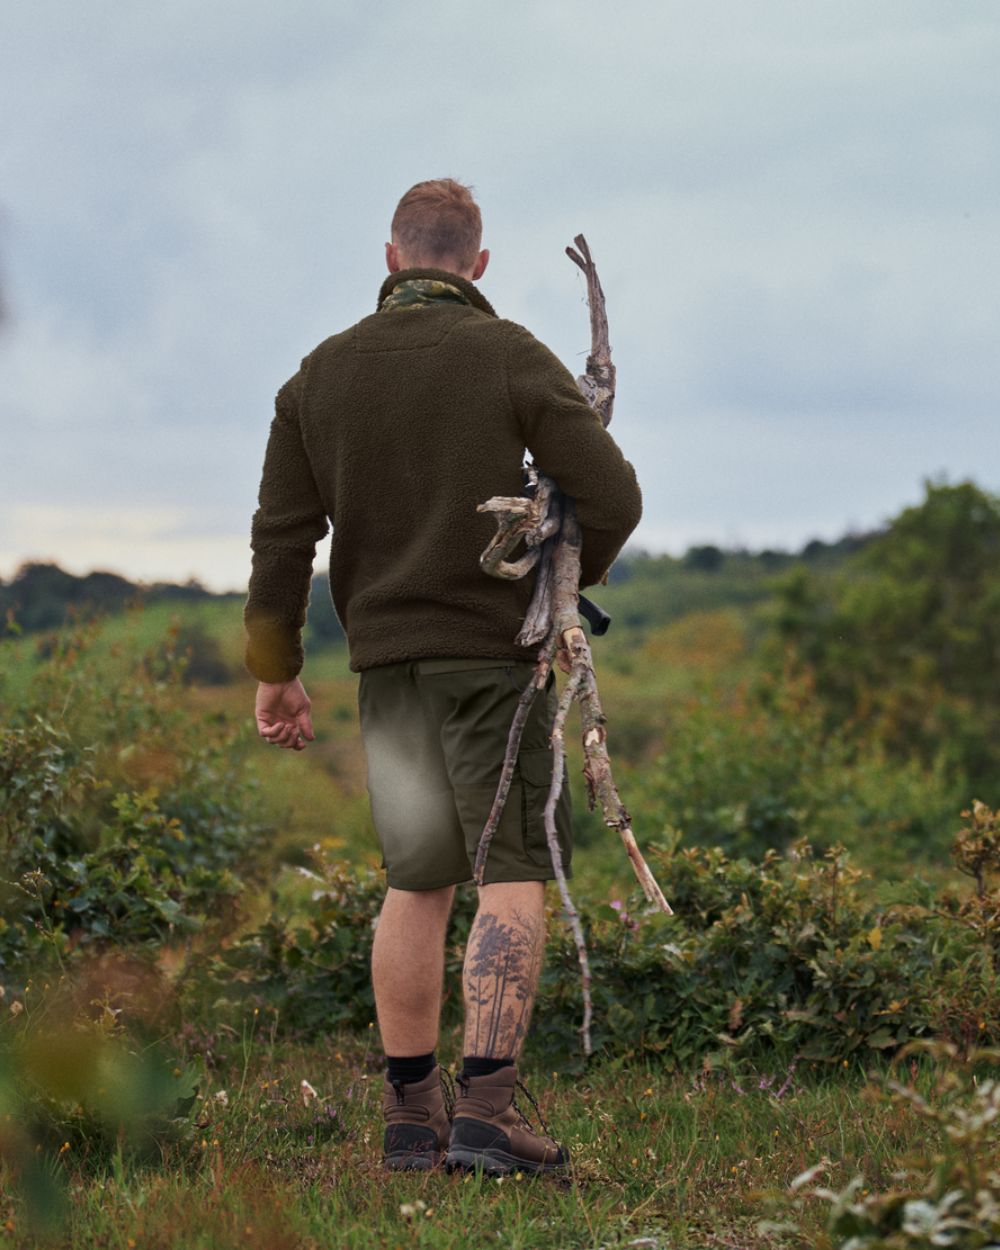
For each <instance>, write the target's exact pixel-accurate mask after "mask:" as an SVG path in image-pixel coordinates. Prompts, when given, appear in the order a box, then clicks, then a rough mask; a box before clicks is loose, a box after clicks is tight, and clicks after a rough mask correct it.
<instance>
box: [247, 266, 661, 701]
mask: <svg viewBox="0 0 1000 1250" xmlns="http://www.w3.org/2000/svg"><path fill="white" fill-rule="evenodd" d="M413 278H432V279H438V280H440V281H444V282H447V283H448V284H449V285H451V286H452V287H455V288H457V289H458V290H459V291H460V292H461V293H462V295H463V296H464V297H465V300H466V301H468V302H459V301H457V300H455V301H449V302H435V303H429V304H427V305H426V306H424V307H419V308H415V309H412V308H407V309H402V310H398V311H380V312H376V313H375V314H374V315H372V316H370V317H365V318H364V319H363V320H362V321H360V322H358V324H357V325H354V326H351V327H350V329H347V330H344V331H343V332H342V333H340V334H335V335H333V337H332V338H328V339H326V340H325V341H324V342H323V343H321V344H320V345H319V346H318V347H317V348H315V350H314V351H312V352H311V353H310V354H309V355H308V356H307V357H306V358H305V359H304V360H303V361H302V365H301V368H300V369H299V371H298V372H297V373H296V374H295V375H294V377H292V378H291V379H290V380H289V381H288V382H286V383H285V385H284V386H283V387H282V388H281V390H280V391H279V392H278V396H277V400H276V403H275V417H274V421H273V423H272V425H271V433H270V438H269V440H268V444H267V452H266V455H265V459H264V472H263V477H262V480H261V486H260V507H259V508H258V510H257V512H256V513H255V514H254V518H253V526H252V531H251V546H252V548H253V571H252V574H251V578H250V591H249V597H248V599H247V603H246V609H245V613H244V617H245V621H246V626H247V633H248V642H247V651H246V664H247V668H248V669H249V670H250V672H251V673H252V674H253V675H254V676H255V677H257V678H258V679H259V680H261V681H268V682H278V681H289V680H290V679H291V678H293V677H295V676H296V675H297V674H298V672H299V670H300V669H301V667H302V662H303V651H302V642H301V632H302V626H303V624H304V623H305V614H306V606H307V603H308V597H309V587H310V580H311V575H312V565H313V559H314V557H315V552H316V543H317V542H318V541H319V540H320V539H322V538H323V537H324V536H325V535H326V532H327V523H328V519H329V520H330V521H332V522H333V543H332V548H331V551H330V588H331V593H332V596H333V602H334V606H335V607H336V610H337V615H338V616H339V617H340V621H341V623H342V624H343V626H344V629H345V631H346V633H347V639H348V645H349V648H350V659H351V668H352V669H354V670H355V671H360V670H362V669H366V668H373V667H376V666H378V665H382V664H392V663H395V662H398V661H403V660H420V659H437V658H449V659H450V658H459V659H493V658H496V659H518V660H523V659H534V652H533V651H530V650H527V649H525V648H523V647H519V646H517V645H516V644H515V642H514V638H515V637H516V635H517V633H518V630H519V629H520V627H521V624H522V621H523V618H524V615H525V612H526V611H527V608H528V603H529V601H530V598H531V592H532V589H533V583H534V577H533V576H530V575H529V576H528V577H526V578H522V579H521V580H519V581H502V580H499V579H497V578H493V577H488V576H487V575H486V574H485V573H483V571H482V570H481V568H480V567H479V556H480V553H481V552H482V550H483V548H484V547H486V545H487V544H488V543H489V541H490V539H491V538H492V537H493V534H494V533H495V532H496V523H495V522H494V520H493V517H492V516H491V515H489V514H487V513H478V512H477V511H476V507H477V505H478V504H480V503H483V502H484V501H485V500H487V499H489V498H490V497H491V496H492V495H520V494H522V493H523V490H524V476H523V472H522V464H523V461H524V453H525V448H527V450H528V451H529V452H530V454H531V457H532V458H533V459H534V461H535V463H536V464H537V465H538V467H539V468H540V469H541V470H543V471H544V472H545V473H547V474H549V475H550V476H551V477H553V478H554V479H555V480H556V481H557V482H558V483H559V486H560V487H561V488H562V490H563V491H564V492H565V493H566V494H567V495H571V496H572V497H573V498H574V499H575V500H576V509H577V516H578V517H579V521H580V526H581V529H582V533H583V551H582V576H581V585H589V584H591V583H593V582H596V581H599V580H600V579H601V578H602V577H603V575H604V573H605V572H606V570H607V569H608V567H609V566H610V564H611V562H612V560H613V559H614V558H615V556H616V555H617V554H618V552H619V550H620V549H621V547H622V544H623V543H624V542H625V540H626V538H627V537H628V536H629V534H630V533H631V532H632V530H633V529H634V528H635V526H636V524H637V523H638V520H639V516H640V512H641V496H640V493H639V487H638V485H637V483H636V480H635V473H634V472H633V469H632V466H631V465H630V464H629V463H628V461H627V460H625V458H624V457H623V456H622V454H621V452H620V450H619V449H618V446H617V445H616V443H615V442H614V440H613V439H612V437H611V435H610V434H609V433H608V432H607V431H606V430H605V429H604V428H603V426H602V425H601V422H600V420H599V418H598V417H597V415H596V414H595V413H594V411H593V410H592V409H591V408H590V406H589V405H588V404H587V402H586V400H585V399H584V398H583V396H582V395H581V394H580V392H579V390H578V389H577V386H576V383H575V381H574V379H573V377H572V375H571V374H570V372H569V370H568V369H566V367H565V366H564V365H563V364H562V363H561V362H560V361H559V360H558V359H557V358H556V357H555V356H554V355H553V353H552V352H550V351H549V349H548V348H547V347H545V346H544V345H543V344H541V343H540V342H539V341H538V340H537V339H535V338H534V337H533V336H532V335H531V334H530V333H529V332H528V331H527V330H525V329H524V328H523V327H521V326H519V325H516V324H514V323H513V322H511V321H505V320H502V319H501V318H499V317H497V315H496V313H495V312H494V311H493V309H492V307H491V306H490V305H489V303H487V301H486V300H485V299H484V297H483V296H482V295H481V294H480V292H479V291H478V290H477V288H476V287H475V286H473V284H472V283H471V282H468V281H466V280H465V279H464V278H460V277H457V276H456V275H455V274H451V273H446V272H445V271H443V270H438V269H408V270H403V271H401V272H399V273H395V274H391V275H390V276H389V277H388V278H387V279H386V281H385V282H384V283H383V285H382V289H381V291H380V293H379V306H381V303H382V300H383V299H385V298H386V296H387V295H388V294H390V292H392V290H393V289H394V288H395V287H396V286H397V285H398V284H399V283H400V282H404V281H407V280H408V279H413Z"/></svg>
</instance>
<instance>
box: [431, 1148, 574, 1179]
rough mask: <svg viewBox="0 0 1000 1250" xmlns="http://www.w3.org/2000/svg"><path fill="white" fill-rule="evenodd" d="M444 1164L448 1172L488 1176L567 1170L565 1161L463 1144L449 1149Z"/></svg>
mask: <svg viewBox="0 0 1000 1250" xmlns="http://www.w3.org/2000/svg"><path fill="white" fill-rule="evenodd" d="M444 1166H445V1169H446V1171H448V1172H483V1173H485V1174H486V1175H487V1176H510V1175H511V1173H513V1172H524V1173H525V1174H526V1175H529V1176H540V1175H542V1174H544V1173H551V1172H564V1171H565V1170H566V1164H565V1163H536V1162H534V1161H533V1160H531V1159H519V1158H518V1157H517V1155H512V1154H508V1153H507V1151H506V1150H472V1149H469V1148H467V1147H463V1146H457V1147H453V1148H452V1149H451V1150H449V1151H448V1155H447V1157H446V1159H445V1161H444Z"/></svg>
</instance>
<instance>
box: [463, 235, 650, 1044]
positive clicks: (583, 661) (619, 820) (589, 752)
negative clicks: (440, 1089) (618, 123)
mask: <svg viewBox="0 0 1000 1250" xmlns="http://www.w3.org/2000/svg"><path fill="white" fill-rule="evenodd" d="M573 242H574V244H575V245H576V246H575V248H573V247H567V249H566V254H567V255H568V256H569V258H570V259H571V260H572V261H573V263H574V264H575V265H577V266H579V268H580V269H581V270H582V271H583V273H584V276H585V277H586V279H587V298H588V303H589V305H590V330H591V350H590V354H589V355H588V357H587V365H586V370H585V372H584V374H583V375H582V376H581V377H579V378H577V385H578V386H579V388H580V390H581V392H582V394H583V395H584V397H585V398H586V400H587V402H588V403H589V404H590V405H591V407H592V408H594V409H595V411H596V412H597V413H598V414H599V416H600V418H601V421H602V423H603V424H604V426H605V427H607V426H608V425H609V423H610V421H611V416H612V413H613V410H614V401H615V367H614V365H613V364H612V362H611V346H610V342H609V338H608V318H607V311H606V306H605V300H604V291H603V290H602V288H601V283H600V279H599V278H598V276H597V267H596V266H595V265H594V261H593V257H592V256H591V254H590V248H589V247H588V246H587V241H586V239H585V238H584V237H583V235H582V234H578V235H577V236H576V238H575V239H574V240H573ZM529 492H530V493H529V495H528V496H527V497H524V496H521V497H517V498H506V497H495V498H493V499H490V500H487V502H486V503H484V504H480V505H479V511H480V512H492V513H493V514H494V516H495V518H496V522H497V532H496V534H495V535H494V537H493V539H492V541H491V542H490V544H489V546H488V547H487V548H486V550H485V551H484V552H483V554H482V556H481V557H480V564H481V565H482V568H483V570H484V572H487V573H489V574H490V575H491V576H493V577H504V578H518V577H523V576H524V575H525V574H526V573H528V572H529V571H530V570H531V569H536V575H535V589H534V592H533V595H532V599H531V603H530V605H529V608H528V611H527V613H526V614H525V619H524V625H523V626H522V629H521V632H520V633H519V634H518V637H517V641H518V643H519V644H520V645H521V646H529V647H530V646H536V645H538V644H539V643H541V644H542V645H541V649H540V651H539V653H538V662H537V664H536V665H535V671H534V673H533V675H532V678H531V681H530V682H529V683H528V685H527V687H526V688H525V690H524V692H523V693H522V695H521V699H520V701H519V702H518V706H517V709H516V711H515V714H514V719H513V722H512V724H511V728H510V734H509V736H508V739H507V749H506V751H505V753H504V761H503V767H502V769H501V773H500V782H499V785H498V786H497V793H496V797H495V798H494V801H493V807H492V809H491V811H490V815H489V818H488V820H487V822H486V825H485V827H484V829H483V833H482V835H481V837H480V840H479V846H478V848H477V852H476V864H475V879H476V882H477V884H479V885H482V884H483V877H484V873H485V871H486V861H487V858H488V856H489V850H490V844H491V842H492V840H493V835H494V834H495V833H496V829H497V826H498V825H499V822H500V817H501V815H502V813H503V809H504V804H505V803H506V801H507V796H508V794H509V793H510V787H511V782H512V780H513V776H514V770H515V767H516V764H517V756H518V751H519V749H520V745H521V736H522V734H523V732H524V726H525V723H526V721H527V718H528V713H529V711H530V709H531V705H532V703H533V701H534V699H535V696H536V695H537V694H538V692H539V691H540V690H542V689H544V688H545V684H546V682H547V681H548V676H549V673H550V672H551V670H552V661H553V659H554V658H555V654H556V650H557V648H558V647H559V646H560V643H561V641H562V639H563V636H564V635H565V634H566V631H567V630H570V629H574V628H575V627H577V626H579V623H580V622H579V609H578V601H579V593H580V550H581V546H582V535H581V532H580V525H579V522H578V521H577V519H576V509H575V506H574V504H573V501H572V500H571V499H569V498H568V497H566V496H565V495H563V494H562V492H561V491H560V490H559V487H558V485H557V484H556V483H555V482H554V481H553V480H552V478H550V477H547V476H546V475H545V474H544V473H541V472H540V471H539V470H538V469H537V468H536V467H534V466H532V467H531V468H530V470H529ZM522 540H523V542H524V545H525V547H526V552H525V554H524V555H523V556H522V557H521V559H520V560H517V561H508V560H507V558H506V557H507V556H508V555H509V554H510V553H511V552H512V551H513V550H514V548H515V547H516V546H517V545H518V544H519V543H520V542H522ZM571 637H572V641H571V643H570V646H569V660H570V675H569V681H568V682H567V685H566V688H565V690H564V691H563V695H562V697H561V699H560V701H559V708H558V711H557V713H556V717H555V721H554V724H553V728H552V755H553V759H552V781H551V784H550V787H549V795H548V800H547V802H546V805H545V835H546V840H547V842H548V846H549V854H550V856H551V858H552V869H553V872H554V873H555V877H556V881H557V883H558V885H559V893H560V896H561V898H562V903H563V910H564V912H565V914H566V918H567V920H568V922H569V925H570V929H571V930H572V933H573V937H574V940H575V942H576V948H577V956H578V958H579V961H580V972H581V980H582V996H583V1026H582V1028H581V1037H582V1045H583V1051H584V1054H585V1055H589V1054H590V1053H591V1050H592V1045H591V1039H590V1024H591V1019H592V1016H593V1005H592V1001H591V995H590V962H589V960H588V957H587V947H586V943H585V941H584V937H583V928H582V926H581V924H580V917H579V913H578V912H577V910H576V907H575V906H574V904H573V899H572V897H571V895H570V892H569V886H568V885H567V882H566V875H565V872H564V871H563V864H562V855H561V853H560V850H559V842H558V838H557V836H556V828H555V811H556V805H557V804H558V801H559V796H560V794H561V793H562V786H563V774H564V771H565V768H564V761H565V745H564V730H565V724H566V717H567V715H568V713H569V707H570V704H571V703H572V702H573V700H574V699H575V700H576V701H577V702H578V703H579V705H580V719H581V728H582V737H583V754H584V776H585V777H586V779H587V794H588V799H589V802H590V807H591V810H593V809H594V807H595V806H597V805H598V804H599V805H600V807H601V811H602V813H603V815H604V823H605V824H606V825H607V826H608V827H609V828H611V829H616V830H617V831H618V833H619V835H620V837H621V839H622V843H623V845H624V847H625V851H626V854H627V855H628V857H629V861H630V863H631V864H632V868H633V870H634V872H635V874H636V877H637V878H638V881H639V884H640V885H641V886H642V890H643V893H644V894H645V896H646V898H647V899H648V900H649V902H651V903H654V904H655V905H656V906H657V907H659V908H660V909H661V910H662V911H664V912H666V913H667V914H668V915H670V914H672V913H671V908H670V904H669V903H668V902H667V900H666V899H665V898H664V896H663V891H662V890H661V889H660V887H659V885H658V884H657V882H656V878H655V877H654V876H653V873H652V871H651V870H650V867H649V865H648V864H647V863H646V860H645V858H644V857H643V854H642V852H641V851H640V850H639V847H638V845H637V843H636V840H635V835H634V834H633V832H632V821H631V817H630V816H629V814H628V812H627V811H626V809H625V806H624V804H623V803H622V801H621V798H620V796H619V794H618V788H617V786H616V785H615V781H614V777H613V775H612V772H611V760H610V758H609V756H608V749H607V728H606V726H607V718H606V717H605V715H604V710H603V708H602V706H601V699H600V694H599V693H598V689H597V678H596V676H595V674H594V663H593V658H592V656H591V653H590V646H589V644H588V643H587V640H586V638H585V637H584V636H583V634H582V632H581V631H580V630H579V629H576V630H575V633H574V634H573V635H572V636H571Z"/></svg>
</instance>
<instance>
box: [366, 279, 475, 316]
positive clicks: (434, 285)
mask: <svg viewBox="0 0 1000 1250" xmlns="http://www.w3.org/2000/svg"><path fill="white" fill-rule="evenodd" d="M468 303H469V301H468V300H467V299H466V298H465V296H464V295H463V294H462V292H461V291H460V290H459V289H458V287H457V286H452V285H451V283H450V282H440V281H439V280H438V279H437V278H407V279H406V280H405V281H404V282H397V283H396V285H395V286H394V287H393V288H392V290H391V291H390V292H389V294H388V295H387V296H386V297H385V299H384V300H383V301H382V303H381V304H380V305H379V310H380V311H381V312H390V311H392V310H394V309H397V308H407V309H409V308H427V307H428V306H429V305H430V304H465V305H468Z"/></svg>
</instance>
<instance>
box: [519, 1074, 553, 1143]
mask: <svg viewBox="0 0 1000 1250" xmlns="http://www.w3.org/2000/svg"><path fill="white" fill-rule="evenodd" d="M514 1083H515V1085H516V1086H517V1088H518V1089H519V1090H520V1091H521V1093H522V1094H523V1095H524V1096H525V1098H527V1100H528V1102H530V1103H531V1106H532V1108H533V1110H534V1112H535V1115H536V1116H537V1117H538V1123H539V1124H540V1125H541V1126H542V1132H543V1133H544V1134H545V1136H546V1137H552V1131H551V1129H550V1128H549V1126H548V1125H547V1124H546V1123H545V1116H543V1115H542V1112H541V1109H540V1108H539V1106H538V1103H537V1102H535V1100H534V1098H532V1096H531V1091H530V1090H529V1089H528V1087H527V1086H526V1085H525V1084H523V1083H522V1082H521V1081H515V1082H514ZM514 1110H515V1111H516V1112H517V1114H518V1115H519V1116H520V1117H521V1119H522V1120H523V1121H524V1123H525V1124H526V1125H527V1126H528V1128H529V1129H531V1131H532V1132H534V1131H535V1130H534V1126H533V1125H532V1123H531V1121H530V1120H529V1119H528V1117H527V1116H526V1115H525V1114H524V1111H523V1110H522V1108H521V1107H520V1106H519V1104H518V1101H517V1095H516V1094H515V1096H514Z"/></svg>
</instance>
